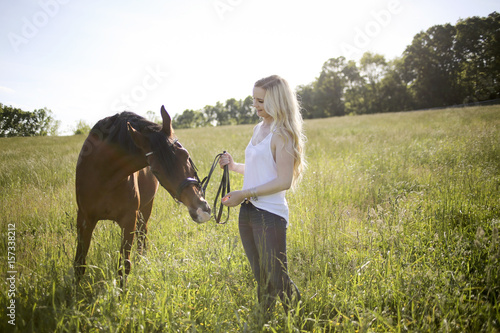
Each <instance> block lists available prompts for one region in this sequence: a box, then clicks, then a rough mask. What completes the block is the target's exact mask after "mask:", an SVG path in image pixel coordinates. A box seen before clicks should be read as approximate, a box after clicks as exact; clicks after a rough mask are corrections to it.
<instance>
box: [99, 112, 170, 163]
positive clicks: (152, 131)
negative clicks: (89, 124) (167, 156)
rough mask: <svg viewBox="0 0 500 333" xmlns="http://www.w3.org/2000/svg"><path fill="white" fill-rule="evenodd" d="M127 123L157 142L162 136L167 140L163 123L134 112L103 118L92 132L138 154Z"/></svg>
mask: <svg viewBox="0 0 500 333" xmlns="http://www.w3.org/2000/svg"><path fill="white" fill-rule="evenodd" d="M127 123H130V125H132V127H133V128H134V129H136V130H137V131H139V132H141V133H142V134H144V135H146V136H148V137H150V138H151V139H153V141H155V142H156V141H158V140H161V139H160V138H161V137H163V140H165V134H163V133H162V131H161V130H162V126H161V125H159V124H156V123H153V122H151V121H149V120H147V119H145V118H143V117H141V116H139V115H137V114H135V113H133V112H122V113H117V114H115V115H114V116H111V117H107V118H104V119H101V120H99V121H98V122H97V123H96V124H95V125H94V127H93V128H92V130H91V131H90V133H91V135H94V136H97V137H98V138H99V139H100V140H101V141H105V142H107V143H110V144H113V145H118V146H120V147H121V148H123V149H124V150H125V151H127V152H130V153H132V154H138V153H139V148H138V147H137V146H136V145H135V143H134V141H133V140H132V137H131V136H130V134H129V133H128V128H127ZM162 134H163V135H162Z"/></svg>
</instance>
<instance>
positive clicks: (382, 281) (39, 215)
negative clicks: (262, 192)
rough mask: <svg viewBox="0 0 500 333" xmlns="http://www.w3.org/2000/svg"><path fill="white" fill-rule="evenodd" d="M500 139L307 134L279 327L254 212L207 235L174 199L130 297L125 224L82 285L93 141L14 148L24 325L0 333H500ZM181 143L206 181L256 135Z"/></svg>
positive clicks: (472, 132)
mask: <svg viewBox="0 0 500 333" xmlns="http://www.w3.org/2000/svg"><path fill="white" fill-rule="evenodd" d="M499 125H500V107H498V106H493V107H481V108H465V109H448V110H441V111H423V112H407V113H393V114H379V115H370V116H357V117H343V118H331V119H318V120H312V121H307V122H306V130H307V132H306V134H307V137H308V143H307V157H308V161H309V168H308V171H307V173H306V174H305V177H304V180H303V182H302V183H301V185H300V187H299V188H298V190H297V191H296V192H293V193H292V192H290V193H289V195H288V199H289V204H290V207H291V220H290V222H291V227H290V228H289V230H288V254H289V270H290V275H291V277H292V279H293V280H294V281H295V282H296V284H297V285H298V286H299V288H300V289H301V292H302V294H303V303H302V304H301V305H300V309H299V310H301V311H296V312H295V314H291V315H289V316H286V315H285V314H284V312H283V311H282V309H281V307H279V306H277V307H276V309H275V311H274V316H273V317H272V319H271V320H270V321H269V322H262V320H261V319H260V317H259V314H258V311H257V310H256V292H255V284H254V281H253V279H252V276H251V272H250V267H249V265H248V263H247V259H246V257H245V255H244V252H243V249H242V246H241V243H240V240H239V235H238V227H237V215H238V209H233V210H232V211H231V219H230V221H229V223H228V224H227V225H224V226H220V225H216V224H215V223H214V222H213V221H211V222H209V223H206V224H203V225H197V224H195V223H194V222H192V221H191V220H190V218H189V214H188V213H187V210H186V209H185V207H183V206H178V205H177V204H175V203H174V201H173V200H172V199H171V198H170V197H169V196H168V194H167V193H166V191H164V190H160V191H159V193H158V196H157V199H156V202H155V206H154V208H153V214H152V217H151V219H150V222H149V226H150V227H149V249H148V251H147V254H146V256H144V257H139V256H138V255H137V254H135V253H134V255H133V257H134V261H133V268H132V273H131V275H130V276H129V279H128V284H127V287H126V288H125V289H124V290H122V289H120V288H119V284H117V273H116V264H117V260H118V250H119V244H120V237H121V235H120V231H119V228H118V227H117V225H116V224H114V223H113V222H110V221H101V222H100V223H99V224H98V226H97V228H96V230H95V232H94V237H93V240H92V244H91V249H90V252H89V257H88V264H89V267H88V269H87V272H86V275H85V277H84V279H83V280H82V282H81V284H80V286H78V287H77V286H75V285H74V283H73V275H72V274H73V273H72V268H71V267H72V260H73V256H74V252H75V246H76V230H75V220H76V203H75V198H74V169H75V165H76V161H77V156H78V152H79V149H80V148H81V145H82V143H83V140H84V137H82V136H74V137H64V138H62V137H53V138H52V137H41V138H40V137H39V138H9V139H1V140H0V216H1V217H2V223H1V229H0V234H1V240H0V247H1V249H0V258H1V260H2V266H1V267H2V270H1V271H0V274H1V276H2V280H3V281H5V283H4V284H2V286H3V287H2V288H1V299H0V300H1V304H2V307H3V308H4V309H5V306H7V304H8V303H7V302H8V301H9V300H10V298H9V297H8V291H9V290H8V284H7V281H6V278H7V277H8V274H7V271H8V270H9V269H8V267H7V245H8V244H7V242H8V229H7V228H8V227H7V226H8V224H13V223H15V226H16V230H15V232H16V249H15V254H16V264H15V269H16V270H17V275H16V278H17V281H16V294H15V302H16V303H15V304H16V326H11V325H9V324H8V320H9V318H8V317H7V316H6V315H3V316H2V317H1V320H0V331H2V332H8V331H19V332H76V331H81V332H97V331H104V332H142V331H149V332H161V331H163V332H204V331H207V332H232V331H233V332H245V331H247V332H259V331H265V332H300V331H304V332H306V331H311V332H325V331H326V332H330V331H332V332H333V331H338V332H407V331H409V332H498V331H500V305H498V304H499V303H500V300H499V297H500V239H499V232H498V229H499V228H500V128H499ZM176 133H177V136H178V137H179V139H180V141H181V142H182V143H183V145H184V146H185V147H187V148H188V149H189V150H190V152H191V155H192V156H193V159H194V161H195V163H196V164H197V165H198V167H199V169H200V173H201V175H206V173H207V171H208V168H209V167H210V165H211V163H212V160H213V158H214V156H215V155H216V154H217V153H219V152H221V151H222V150H228V151H230V152H231V153H232V154H233V156H234V157H235V159H236V160H239V161H243V157H244V148H245V146H246V144H247V142H248V140H249V138H250V135H251V133H252V126H238V127H220V128H203V129H193V130H178V131H177V132H176ZM219 177H220V176H219ZM231 177H232V178H231V181H232V186H233V187H234V188H239V187H241V185H242V177H241V176H238V175H235V174H232V175H231ZM216 178H218V177H216ZM215 182H216V180H214V184H212V186H211V187H210V188H209V189H210V190H209V191H210V192H209V199H210V201H212V199H211V196H212V195H214V193H213V192H215ZM4 311H5V310H4Z"/></svg>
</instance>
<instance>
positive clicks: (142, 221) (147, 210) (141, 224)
mask: <svg viewBox="0 0 500 333" xmlns="http://www.w3.org/2000/svg"><path fill="white" fill-rule="evenodd" d="M152 209H153V200H151V201H150V202H149V203H148V204H146V205H145V206H144V207H141V210H140V211H139V214H138V215H139V216H138V218H137V252H138V253H139V254H140V255H142V254H143V251H145V250H146V236H147V234H148V220H149V217H150V216H151V210H152Z"/></svg>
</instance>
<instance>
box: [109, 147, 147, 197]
mask: <svg viewBox="0 0 500 333" xmlns="http://www.w3.org/2000/svg"><path fill="white" fill-rule="evenodd" d="M105 145H106V146H107V147H103V148H104V150H105V153H104V154H102V156H103V159H102V168H101V169H102V171H103V173H102V176H104V177H103V178H105V179H106V183H107V184H108V186H111V187H112V186H114V185H115V184H118V183H120V182H122V181H125V180H127V178H128V176H130V175H131V174H133V173H134V172H136V171H139V170H141V169H143V168H145V167H146V166H147V165H148V164H147V160H146V157H145V156H142V155H138V154H136V153H132V152H127V151H124V150H123V149H121V148H117V147H114V146H113V145H108V144H105Z"/></svg>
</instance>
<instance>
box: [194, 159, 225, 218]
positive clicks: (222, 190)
mask: <svg viewBox="0 0 500 333" xmlns="http://www.w3.org/2000/svg"><path fill="white" fill-rule="evenodd" d="M225 153H226V151H225V150H224V152H222V153H221V154H217V155H216V156H215V159H214V162H213V163H212V167H211V168H210V172H209V173H208V176H206V177H205V178H204V179H203V180H202V181H201V186H202V190H203V193H204V194H205V193H206V189H207V186H208V183H209V182H210V178H211V177H212V174H213V172H214V170H215V168H216V167H217V164H219V160H220V158H221V156H222V155H224V154H225ZM229 192H231V184H230V182H229V166H228V165H225V166H224V171H223V172H222V179H221V182H220V185H219V189H218V190H217V194H216V195H215V199H214V205H213V206H212V208H213V210H214V218H215V222H216V223H218V224H226V223H227V221H228V220H229V207H227V216H226V220H225V221H224V222H221V218H222V212H223V210H224V205H223V204H222V198H224V197H225V196H226V194H228V193H229ZM219 197H220V204H219V207H218V208H219V209H218V212H217V202H218V201H219ZM216 212H217V214H216Z"/></svg>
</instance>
